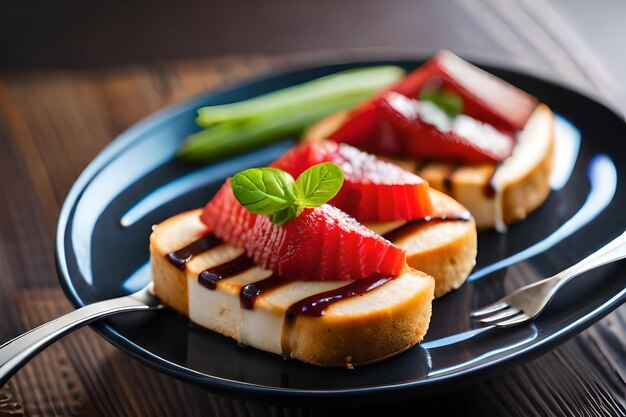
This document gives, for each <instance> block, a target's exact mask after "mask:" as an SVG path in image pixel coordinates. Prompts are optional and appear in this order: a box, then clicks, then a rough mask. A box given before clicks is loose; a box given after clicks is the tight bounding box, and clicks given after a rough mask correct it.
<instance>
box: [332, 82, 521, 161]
mask: <svg viewBox="0 0 626 417" xmlns="http://www.w3.org/2000/svg"><path fill="white" fill-rule="evenodd" d="M427 115H429V117H430V119H432V120H430V119H428V118H427V117H426V116H427ZM439 115H443V113H442V112H441V110H438V109H437V107H436V106H434V105H433V104H431V103H429V102H421V101H417V100H415V99H411V98H409V97H406V96H404V95H402V94H398V93H393V92H389V93H386V94H384V95H382V96H381V97H379V98H377V99H375V100H374V101H372V102H371V103H369V104H368V107H367V108H363V109H362V110H361V111H359V112H358V113H357V114H355V115H354V117H352V118H351V119H350V120H348V121H347V122H346V123H345V124H344V125H343V126H342V127H341V128H340V129H339V130H338V131H337V132H335V133H334V134H333V135H332V136H331V139H333V140H336V141H338V142H341V143H349V144H350V145H353V146H356V147H358V148H359V149H362V150H364V151H367V152H372V153H374V154H376V155H384V156H391V157H401V158H409V159H413V160H423V159H435V160H438V161H449V162H458V163H467V164H484V163H497V162H501V161H503V160H504V159H506V158H507V157H508V156H510V155H511V152H512V151H513V145H514V143H515V142H514V139H513V137H512V133H511V132H501V131H499V130H497V129H495V128H494V127H493V126H491V125H489V124H487V123H482V122H479V121H477V120H476V119H473V118H470V117H467V116H465V115H459V116H457V117H456V118H454V119H446V118H445V116H444V118H443V121H442V122H441V120H442V118H441V117H439ZM437 120H439V121H440V122H439V123H440V124H442V125H444V126H438V125H435V124H433V123H435V121H437Z"/></svg>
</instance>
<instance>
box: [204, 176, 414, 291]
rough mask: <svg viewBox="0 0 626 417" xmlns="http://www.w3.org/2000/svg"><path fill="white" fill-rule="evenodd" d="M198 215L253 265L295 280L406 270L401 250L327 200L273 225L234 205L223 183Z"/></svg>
mask: <svg viewBox="0 0 626 417" xmlns="http://www.w3.org/2000/svg"><path fill="white" fill-rule="evenodd" d="M200 218H201V220H202V222H203V223H204V224H206V225H207V226H208V228H209V229H210V230H213V233H214V234H215V235H216V236H217V237H219V238H220V239H222V240H224V241H226V242H228V243H230V244H232V245H235V246H237V247H240V248H242V249H244V250H245V251H246V254H247V255H248V256H249V257H251V258H252V259H254V262H255V263H256V264H257V265H259V266H261V267H263V268H267V269H270V270H272V271H274V272H276V273H278V274H279V275H281V276H285V277H290V278H293V279H297V280H305V281H337V280H355V279H360V278H367V277H375V276H380V277H385V276H396V275H398V274H401V273H402V272H403V271H404V270H405V268H407V266H406V256H405V253H404V251H403V250H402V249H400V248H398V247H397V246H395V245H393V244H392V243H391V242H389V241H387V240H385V239H383V238H382V237H380V236H379V235H377V234H376V233H374V232H372V231H370V230H369V229H367V228H366V227H365V226H363V225H361V224H360V223H358V222H357V221H356V220H354V219H353V218H352V217H350V216H348V215H347V214H345V213H343V212H342V211H341V210H339V209H337V208H335V207H332V206H330V205H328V204H324V205H321V206H319V207H316V208H312V209H304V211H303V212H302V213H301V214H300V215H299V216H298V217H296V218H295V219H293V220H290V221H288V222H287V223H285V224H282V225H276V224H273V223H272V222H271V221H270V219H269V217H268V216H263V215H258V214H254V213H251V212H250V211H248V210H246V209H245V208H244V207H243V206H242V205H241V204H239V202H238V201H237V199H236V198H235V196H234V194H233V192H232V188H231V186H230V183H229V182H228V181H227V182H226V183H225V184H224V185H223V186H222V188H221V189H220V190H219V191H218V193H217V194H216V195H215V197H213V199H212V200H211V201H210V202H209V203H208V204H207V205H206V206H205V208H204V211H203V213H202V215H201V217H200Z"/></svg>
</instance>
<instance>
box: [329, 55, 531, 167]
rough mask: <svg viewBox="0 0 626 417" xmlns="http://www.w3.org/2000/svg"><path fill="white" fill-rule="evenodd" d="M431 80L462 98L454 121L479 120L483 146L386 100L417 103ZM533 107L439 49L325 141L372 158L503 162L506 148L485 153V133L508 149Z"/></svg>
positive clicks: (514, 90)
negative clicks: (497, 136)
mask: <svg viewBox="0 0 626 417" xmlns="http://www.w3.org/2000/svg"><path fill="white" fill-rule="evenodd" d="M433 82H435V83H439V88H441V89H443V90H451V91H453V92H456V93H457V94H459V95H460V96H461V98H462V100H463V115H460V116H458V117H457V119H458V120H460V121H461V122H462V121H464V120H469V119H468V118H467V116H469V117H471V118H473V119H475V120H477V121H479V122H480V123H479V124H482V125H483V126H482V127H484V129H482V130H484V131H485V132H487V134H485V135H482V136H485V137H486V138H485V140H484V141H481V142H485V143H483V144H482V145H480V144H477V143H476V141H475V140H466V139H468V137H464V135H463V134H461V133H459V132H458V131H454V130H453V131H449V130H442V129H438V128H437V127H436V126H435V125H433V124H430V123H426V122H424V121H423V120H421V119H422V118H421V117H419V116H418V115H417V112H416V111H415V108H414V106H413V105H409V106H401V105H399V104H398V103H399V102H401V101H402V100H395V103H392V102H391V101H393V100H390V97H398V96H400V95H401V96H405V97H407V98H409V99H416V98H418V97H419V96H420V92H421V91H422V89H423V88H424V87H425V86H427V85H432V83H433ZM394 93H397V94H394ZM536 106H537V100H536V99H535V98H534V97H532V96H531V95H529V94H527V93H525V92H524V91H522V90H520V89H518V88H516V87H514V86H512V85H510V84H509V83H507V82H505V81H503V80H501V79H499V78H497V77H495V76H493V75H491V74H489V73H487V72H485V71H483V70H481V69H479V68H477V67H475V66H473V65H472V64H470V63H468V62H466V61H464V60H462V59H461V58H459V57H457V56H456V55H454V54H452V53H451V52H448V51H444V52H440V53H439V54H437V55H436V56H435V57H434V58H433V59H431V60H430V61H428V62H427V63H426V64H424V65H422V66H421V67H419V68H418V69H416V70H415V71H413V72H411V73H410V74H408V75H407V76H406V77H404V78H403V79H402V80H400V81H399V82H397V83H396V84H394V85H392V86H391V87H389V88H388V89H386V90H385V91H383V92H381V93H380V94H378V95H377V96H375V97H374V98H372V99H371V100H369V101H367V102H365V103H363V104H361V105H360V106H358V107H357V108H355V109H354V110H352V111H351V113H350V115H349V118H348V120H347V121H346V122H345V123H344V124H343V125H342V126H341V127H340V128H339V129H338V130H337V131H336V132H334V133H333V134H331V135H330V139H332V140H335V141H337V142H340V143H348V144H350V145H353V146H356V147H358V148H360V149H363V150H365V151H367V152H372V153H375V154H376V155H384V156H396V157H398V156H401V157H407V156H408V157H411V158H414V159H421V158H436V159H439V160H455V161H460V162H466V163H494V162H499V161H502V160H503V159H504V158H506V157H507V156H508V155H509V154H510V150H509V151H507V149H506V148H507V147H506V146H496V149H490V147H489V143H488V142H489V137H490V136H492V135H490V134H489V132H490V131H494V132H496V131H499V132H500V133H503V134H504V135H506V136H509V137H511V138H512V143H511V144H510V146H509V148H512V146H513V144H514V132H515V131H517V130H521V129H523V128H524V125H525V124H526V122H527V121H528V119H529V117H530V115H531V114H532V112H533V110H534V109H535V107H536ZM403 119H404V120H403ZM491 127H493V129H492V128H491ZM479 136H480V135H479ZM409 138H410V139H409Z"/></svg>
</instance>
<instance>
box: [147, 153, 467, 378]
mask: <svg viewBox="0 0 626 417" xmlns="http://www.w3.org/2000/svg"><path fill="white" fill-rule="evenodd" d="M294 178H295V179H294ZM150 252H151V268H152V276H153V281H154V288H155V292H156V294H157V295H158V296H159V297H160V298H161V299H162V300H163V301H164V302H165V303H166V304H168V305H169V306H171V307H172V308H174V309H175V310H177V311H178V312H180V313H182V314H184V315H186V316H188V317H189V318H190V319H191V320H192V321H193V322H195V323H197V324H199V325H201V326H203V327H206V328H208V329H211V330H213V331H215V332H218V333H221V334H223V335H225V336H228V337H231V338H233V339H235V340H237V341H238V342H240V343H242V344H245V345H248V346H252V347H256V348H258V349H262V350H265V351H268V352H273V353H277V354H281V355H283V356H285V357H290V358H295V359H298V360H301V361H303V362H307V363H311V364H317V365H323V366H348V367H351V366H352V365H353V364H354V365H356V364H364V363H369V362H375V361H380V360H383V359H385V358H388V357H390V356H393V355H396V354H398V353H400V352H403V351H405V350H407V349H409V348H410V347H412V346H414V345H415V344H416V343H418V342H419V341H420V340H421V339H422V338H423V337H424V335H425V333H426V331H427V329H428V325H429V322H430V316H431V304H432V300H433V297H434V296H435V295H441V294H444V293H446V292H448V291H450V290H451V289H453V288H456V287H458V286H459V285H460V284H461V283H462V282H463V281H464V280H465V279H466V278H467V276H468V275H469V273H470V271H471V270H472V268H473V266H474V264H475V257H476V226H475V222H474V219H473V218H472V217H471V215H470V214H469V212H468V211H467V210H466V209H465V208H464V207H463V206H461V205H460V204H459V203H457V202H456V201H454V200H453V199H452V198H450V197H448V196H446V195H445V194H443V193H440V192H438V191H435V190H433V189H431V188H430V187H429V186H428V183H427V182H426V181H424V180H423V179H422V178H420V177H418V176H417V175H415V174H413V173H410V172H408V171H406V170H404V169H403V168H400V167H399V166H397V165H395V164H393V163H389V162H385V161H383V160H381V159H379V158H377V157H375V156H372V155H370V154H367V153H365V152H362V151H360V150H358V149H356V148H354V147H352V146H350V145H347V144H338V143H335V142H332V141H323V142H311V143H303V144H301V145H299V146H297V147H294V148H292V149H291V150H290V151H289V152H287V153H286V154H284V155H283V156H282V157H281V158H279V159H278V160H276V161H274V162H273V163H272V164H271V166H270V167H266V168H253V169H250V170H246V171H243V172H241V173H239V174H236V175H235V176H233V177H232V178H230V179H229V180H227V181H226V182H225V183H224V185H223V186H222V187H221V189H220V190H219V191H218V193H217V194H216V195H215V196H214V197H213V198H212V199H211V201H209V202H208V204H207V205H206V206H205V207H204V209H197V210H193V211H189V212H185V213H181V214H179V215H176V216H174V217H172V218H170V219H167V220H165V221H164V222H162V223H160V224H158V225H156V226H154V229H153V233H152V235H151V239H150Z"/></svg>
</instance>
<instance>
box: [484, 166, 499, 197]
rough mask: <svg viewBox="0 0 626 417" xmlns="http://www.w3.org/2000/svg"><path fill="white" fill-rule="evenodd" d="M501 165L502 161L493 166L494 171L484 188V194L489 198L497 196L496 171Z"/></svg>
mask: <svg viewBox="0 0 626 417" xmlns="http://www.w3.org/2000/svg"><path fill="white" fill-rule="evenodd" d="M499 166H500V163H497V164H496V165H495V166H494V167H493V172H492V173H491V175H489V178H488V179H487V183H486V184H485V187H484V188H483V195H484V196H485V197H487V198H494V197H495V196H496V185H495V184H494V182H493V181H494V179H495V177H496V171H497V170H498V167H499Z"/></svg>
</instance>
